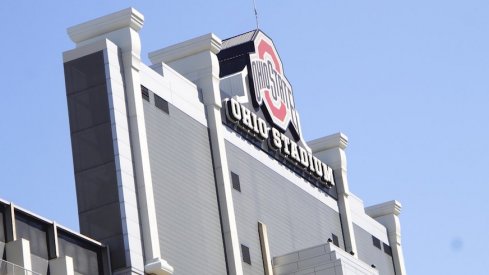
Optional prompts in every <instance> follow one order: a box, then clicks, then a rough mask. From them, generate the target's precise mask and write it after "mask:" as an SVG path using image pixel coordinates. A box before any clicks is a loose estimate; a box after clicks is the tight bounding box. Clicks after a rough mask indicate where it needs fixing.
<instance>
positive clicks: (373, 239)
mask: <svg viewBox="0 0 489 275" xmlns="http://www.w3.org/2000/svg"><path fill="white" fill-rule="evenodd" d="M372 243H373V245H374V246H375V247H377V248H378V249H382V248H381V247H380V240H379V239H377V238H376V237H374V236H372Z"/></svg>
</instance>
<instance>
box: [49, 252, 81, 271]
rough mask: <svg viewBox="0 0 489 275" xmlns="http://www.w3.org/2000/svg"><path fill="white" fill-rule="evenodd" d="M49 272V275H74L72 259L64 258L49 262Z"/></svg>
mask: <svg viewBox="0 0 489 275" xmlns="http://www.w3.org/2000/svg"><path fill="white" fill-rule="evenodd" d="M49 271H50V273H51V275H75V269H74V266H73V258H71V257H68V256H64V257H59V258H56V259H52V260H49Z"/></svg>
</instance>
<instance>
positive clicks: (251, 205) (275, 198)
mask: <svg viewBox="0 0 489 275" xmlns="http://www.w3.org/2000/svg"><path fill="white" fill-rule="evenodd" d="M226 149H227V153H228V160H229V167H230V169H231V171H233V172H235V173H236V174H238V175H239V177H240V183H241V193H240V192H237V191H236V190H233V200H234V206H235V212H236V220H237V226H238V236H239V240H240V242H241V243H243V244H245V245H247V246H248V247H249V248H250V253H251V261H252V264H251V265H248V264H243V268H244V270H245V274H263V263H262V260H261V252H260V240H259V235H258V225H257V223H258V221H261V222H262V223H264V224H266V225H267V228H268V238H269V244H270V253H271V256H272V258H273V257H275V256H280V255H284V254H287V253H290V252H293V251H297V250H300V249H304V248H307V247H311V246H315V245H319V244H323V243H326V242H327V240H328V238H331V234H332V233H334V234H335V235H337V236H338V237H339V239H340V245H341V246H343V234H342V231H341V225H340V218H339V214H338V212H336V211H334V210H333V209H331V208H330V207H328V206H327V205H325V204H323V203H322V202H320V201H318V200H317V199H315V198H313V197H312V196H310V195H309V194H307V193H305V192H304V191H303V190H301V189H300V188H299V187H297V186H296V185H294V184H293V183H291V182H288V181H287V179H286V178H284V177H283V176H281V175H279V174H277V172H275V171H273V170H271V169H269V168H268V167H266V166H264V165H263V164H261V163H260V162H258V161H256V160H255V159H254V158H253V157H251V156H250V155H248V153H246V152H244V151H242V150H241V149H239V148H238V147H236V146H234V145H233V144H231V143H229V142H226Z"/></svg>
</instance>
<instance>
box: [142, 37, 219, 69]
mask: <svg viewBox="0 0 489 275" xmlns="http://www.w3.org/2000/svg"><path fill="white" fill-rule="evenodd" d="M221 46H222V41H221V39H220V38H219V37H217V36H216V35H215V34H213V33H208V34H205V35H202V36H199V37H196V38H193V39H190V40H187V41H184V42H181V43H178V44H175V45H172V46H169V47H166V48H163V49H160V50H156V51H154V52H150V53H149V54H148V57H149V59H150V60H151V63H152V64H159V63H170V62H172V61H175V60H178V59H182V58H185V57H187V56H191V55H194V54H197V53H200V52H203V51H211V52H212V53H214V54H217V53H218V52H220V51H221Z"/></svg>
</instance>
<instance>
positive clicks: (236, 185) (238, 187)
mask: <svg viewBox="0 0 489 275" xmlns="http://www.w3.org/2000/svg"><path fill="white" fill-rule="evenodd" d="M231 182H232V183H233V188H234V189H236V190H238V191H239V192H241V184H240V183H239V176H238V175H237V174H235V173H233V172H231Z"/></svg>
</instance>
